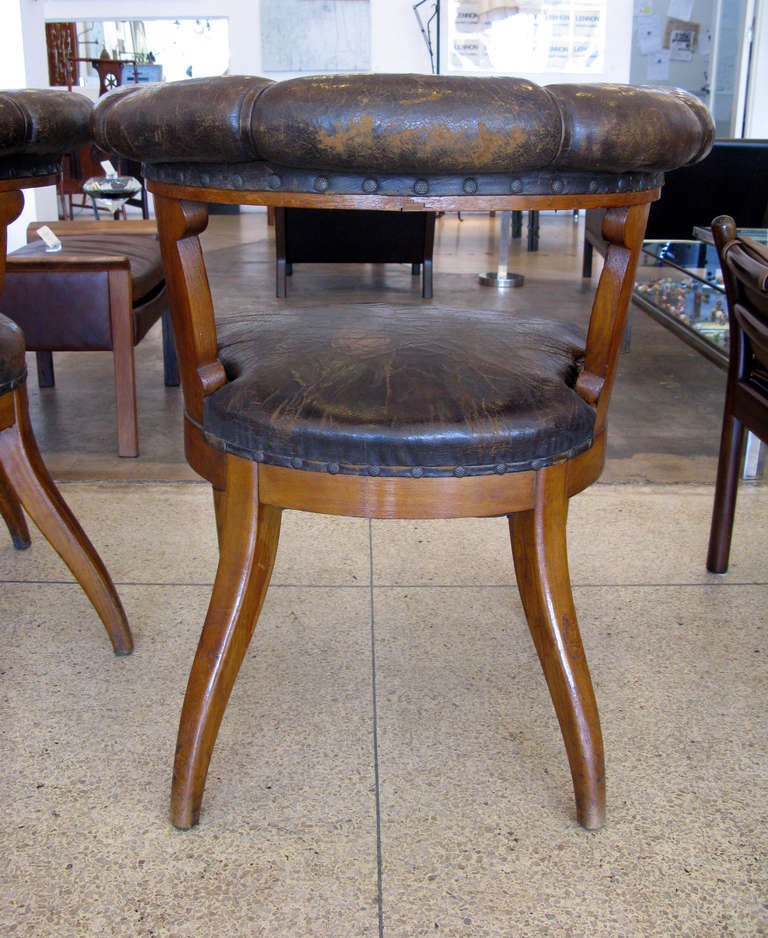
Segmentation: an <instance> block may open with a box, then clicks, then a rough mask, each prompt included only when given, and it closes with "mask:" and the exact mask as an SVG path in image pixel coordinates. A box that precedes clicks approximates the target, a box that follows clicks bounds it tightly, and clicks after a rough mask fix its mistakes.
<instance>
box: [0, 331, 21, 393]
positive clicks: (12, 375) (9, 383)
mask: <svg viewBox="0 0 768 938" xmlns="http://www.w3.org/2000/svg"><path fill="white" fill-rule="evenodd" d="M24 351H25V348H24V336H23V335H22V333H21V329H19V327H18V326H17V325H16V323H15V322H11V320H10V319H8V318H7V317H6V316H3V315H1V314H0V394H7V393H8V392H9V391H12V390H13V389H14V388H15V387H18V385H20V384H21V383H22V382H23V381H24V379H25V378H26V377H27V367H26V364H25V361H24Z"/></svg>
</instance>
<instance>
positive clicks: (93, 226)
mask: <svg viewBox="0 0 768 938" xmlns="http://www.w3.org/2000/svg"><path fill="white" fill-rule="evenodd" d="M43 225H47V227H48V228H50V229H51V231H52V232H53V233H54V234H55V235H59V236H60V237H61V236H66V235H84V234H89V235H121V236H122V235H145V236H146V235H155V236H157V223H156V222H155V221H154V219H151V218H150V219H147V220H146V221H145V220H144V219H136V220H131V221H34V222H32V223H31V224H29V225H27V244H31V243H32V242H33V241H34V240H35V238H36V237H37V229H38V228H42V227H43Z"/></svg>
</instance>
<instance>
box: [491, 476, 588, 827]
mask: <svg viewBox="0 0 768 938" xmlns="http://www.w3.org/2000/svg"><path fill="white" fill-rule="evenodd" d="M566 466H567V464H565V463H563V464H561V465H557V466H552V467H550V468H548V469H545V470H542V471H541V472H539V473H538V478H537V487H536V501H535V507H534V508H533V509H532V510H530V511H523V512H520V513H518V514H514V515H510V518H509V524H510V533H511V538H512V551H513V555H514V560H515V573H516V575H517V583H518V589H519V590H520V596H521V598H522V601H523V607H524V608H525V614H526V616H527V619H528V627H529V628H530V630H531V635H532V636H533V641H534V644H535V645H536V651H537V652H538V655H539V659H540V661H541V664H542V667H543V669H544V675H545V677H546V680H547V685H548V687H549V692H550V695H551V697H552V702H553V704H554V706H555V712H556V713H557V718H558V720H559V722H560V729H561V732H562V734H563V739H564V741H565V748H566V751H567V753H568V761H569V763H570V767H571V776H572V778H573V787H574V794H575V796H576V812H577V817H578V821H579V824H581V826H582V827H586V828H587V829H589V830H596V829H597V828H599V827H602V826H603V824H604V823H605V766H604V758H603V741H602V735H601V732H600V720H599V716H598V713H597V704H596V701H595V695H594V691H593V689H592V681H591V679H590V676H589V670H588V668H587V661H586V657H585V655H584V648H583V646H582V643H581V636H580V635H579V627H578V624H577V621H576V611H575V608H574V605H573V594H572V592H571V581H570V576H569V573H568V556H567V550H566V536H565V523H566V517H567V513H568V498H567V495H566V488H565V482H566V472H567V468H566Z"/></svg>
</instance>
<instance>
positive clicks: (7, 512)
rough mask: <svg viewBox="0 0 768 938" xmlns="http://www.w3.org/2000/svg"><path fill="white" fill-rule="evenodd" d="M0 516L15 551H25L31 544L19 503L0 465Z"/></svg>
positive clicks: (25, 520)
mask: <svg viewBox="0 0 768 938" xmlns="http://www.w3.org/2000/svg"><path fill="white" fill-rule="evenodd" d="M0 515H2V516H3V520H4V521H5V523H6V525H7V527H8V533H9V534H10V535H11V540H12V541H13V546H14V547H15V548H16V550H26V549H27V548H28V547H29V545H30V544H31V543H32V540H31V538H30V536H29V528H28V526H27V519H26V518H25V517H24V511H23V509H22V507H21V502H20V501H19V499H18V498H17V496H16V493H15V492H14V490H13V486H12V485H11V483H10V482H9V481H8V476H6V474H5V472H4V470H3V467H2V466H1V465H0Z"/></svg>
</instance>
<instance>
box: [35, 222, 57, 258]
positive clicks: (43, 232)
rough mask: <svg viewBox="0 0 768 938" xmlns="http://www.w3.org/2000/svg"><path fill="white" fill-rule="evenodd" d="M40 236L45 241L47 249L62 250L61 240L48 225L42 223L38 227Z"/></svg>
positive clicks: (50, 250)
mask: <svg viewBox="0 0 768 938" xmlns="http://www.w3.org/2000/svg"><path fill="white" fill-rule="evenodd" d="M37 235H38V237H40V238H42V239H43V241H45V250H46V251H49V252H52V251H60V250H61V241H59V239H58V238H57V237H56V235H55V234H54V233H53V232H52V231H51V229H50V228H49V227H48V225H42V226H41V227H40V228H38V229H37Z"/></svg>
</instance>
